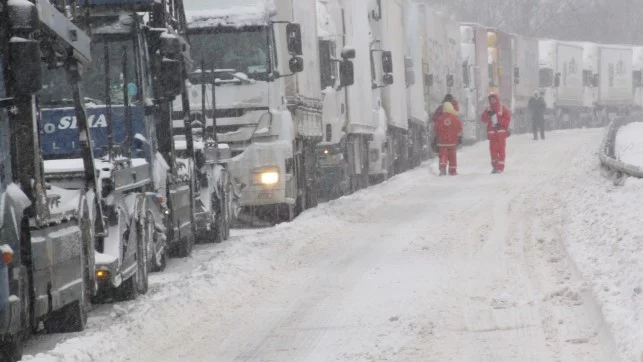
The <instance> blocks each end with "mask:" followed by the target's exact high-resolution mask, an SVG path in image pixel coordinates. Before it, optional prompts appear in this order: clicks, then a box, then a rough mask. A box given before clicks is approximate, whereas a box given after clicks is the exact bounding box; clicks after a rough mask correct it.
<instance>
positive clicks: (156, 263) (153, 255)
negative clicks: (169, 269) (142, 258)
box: [147, 211, 167, 272]
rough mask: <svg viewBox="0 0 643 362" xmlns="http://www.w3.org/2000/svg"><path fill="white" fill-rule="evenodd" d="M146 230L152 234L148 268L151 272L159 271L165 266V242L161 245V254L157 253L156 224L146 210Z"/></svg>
mask: <svg viewBox="0 0 643 362" xmlns="http://www.w3.org/2000/svg"><path fill="white" fill-rule="evenodd" d="M147 213H148V215H147V220H148V223H147V232H148V234H149V235H152V237H151V240H152V244H151V250H150V252H149V253H148V259H149V261H150V262H149V270H150V271H151V272H160V271H163V270H165V267H166V266H167V244H166V245H164V246H163V252H162V253H161V255H158V253H157V250H158V249H157V248H158V247H159V245H158V243H159V241H158V235H157V233H156V225H155V221H154V216H153V215H152V213H151V212H149V211H148V212H147Z"/></svg>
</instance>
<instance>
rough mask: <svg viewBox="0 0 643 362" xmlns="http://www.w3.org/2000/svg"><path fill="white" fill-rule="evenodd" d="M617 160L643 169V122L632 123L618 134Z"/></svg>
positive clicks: (622, 128)
mask: <svg viewBox="0 0 643 362" xmlns="http://www.w3.org/2000/svg"><path fill="white" fill-rule="evenodd" d="M614 151H615V153H616V155H615V156H616V159H619V160H621V161H623V162H625V163H627V164H630V165H633V166H638V167H643V122H635V123H630V124H628V125H626V126H623V127H621V128H620V129H619V130H618V133H616V148H615V150H614Z"/></svg>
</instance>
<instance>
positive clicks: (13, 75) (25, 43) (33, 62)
mask: <svg viewBox="0 0 643 362" xmlns="http://www.w3.org/2000/svg"><path fill="white" fill-rule="evenodd" d="M9 63H10V64H11V68H10V69H9V77H10V79H11V80H12V82H11V83H13V91H14V92H15V94H16V95H28V94H29V95H31V94H35V93H37V92H38V91H39V90H40V88H42V68H41V64H40V44H39V43H38V42H37V41H35V40H27V39H22V38H13V39H11V41H10V42H9Z"/></svg>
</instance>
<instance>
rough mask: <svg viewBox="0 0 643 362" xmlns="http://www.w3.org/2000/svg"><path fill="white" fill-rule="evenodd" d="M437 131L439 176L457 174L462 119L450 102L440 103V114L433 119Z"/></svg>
mask: <svg viewBox="0 0 643 362" xmlns="http://www.w3.org/2000/svg"><path fill="white" fill-rule="evenodd" d="M435 131H436V133H437V138H438V140H437V146H438V152H439V155H440V176H444V175H446V174H447V166H448V167H449V175H452V176H455V175H457V174H458V170H457V168H458V160H457V150H458V139H459V137H460V134H461V133H462V121H461V120H460V118H458V112H457V111H456V110H455V107H454V106H453V105H452V104H451V102H444V103H443V104H442V114H441V115H440V116H439V117H438V118H437V119H436V121H435Z"/></svg>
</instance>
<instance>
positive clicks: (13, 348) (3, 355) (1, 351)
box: [0, 334, 23, 362]
mask: <svg viewBox="0 0 643 362" xmlns="http://www.w3.org/2000/svg"><path fill="white" fill-rule="evenodd" d="M22 339H23V338H22V336H21V335H20V334H17V335H15V336H13V337H11V338H8V339H7V340H5V341H3V342H2V345H0V361H7V362H18V361H20V360H21V359H22V348H23V341H22Z"/></svg>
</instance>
